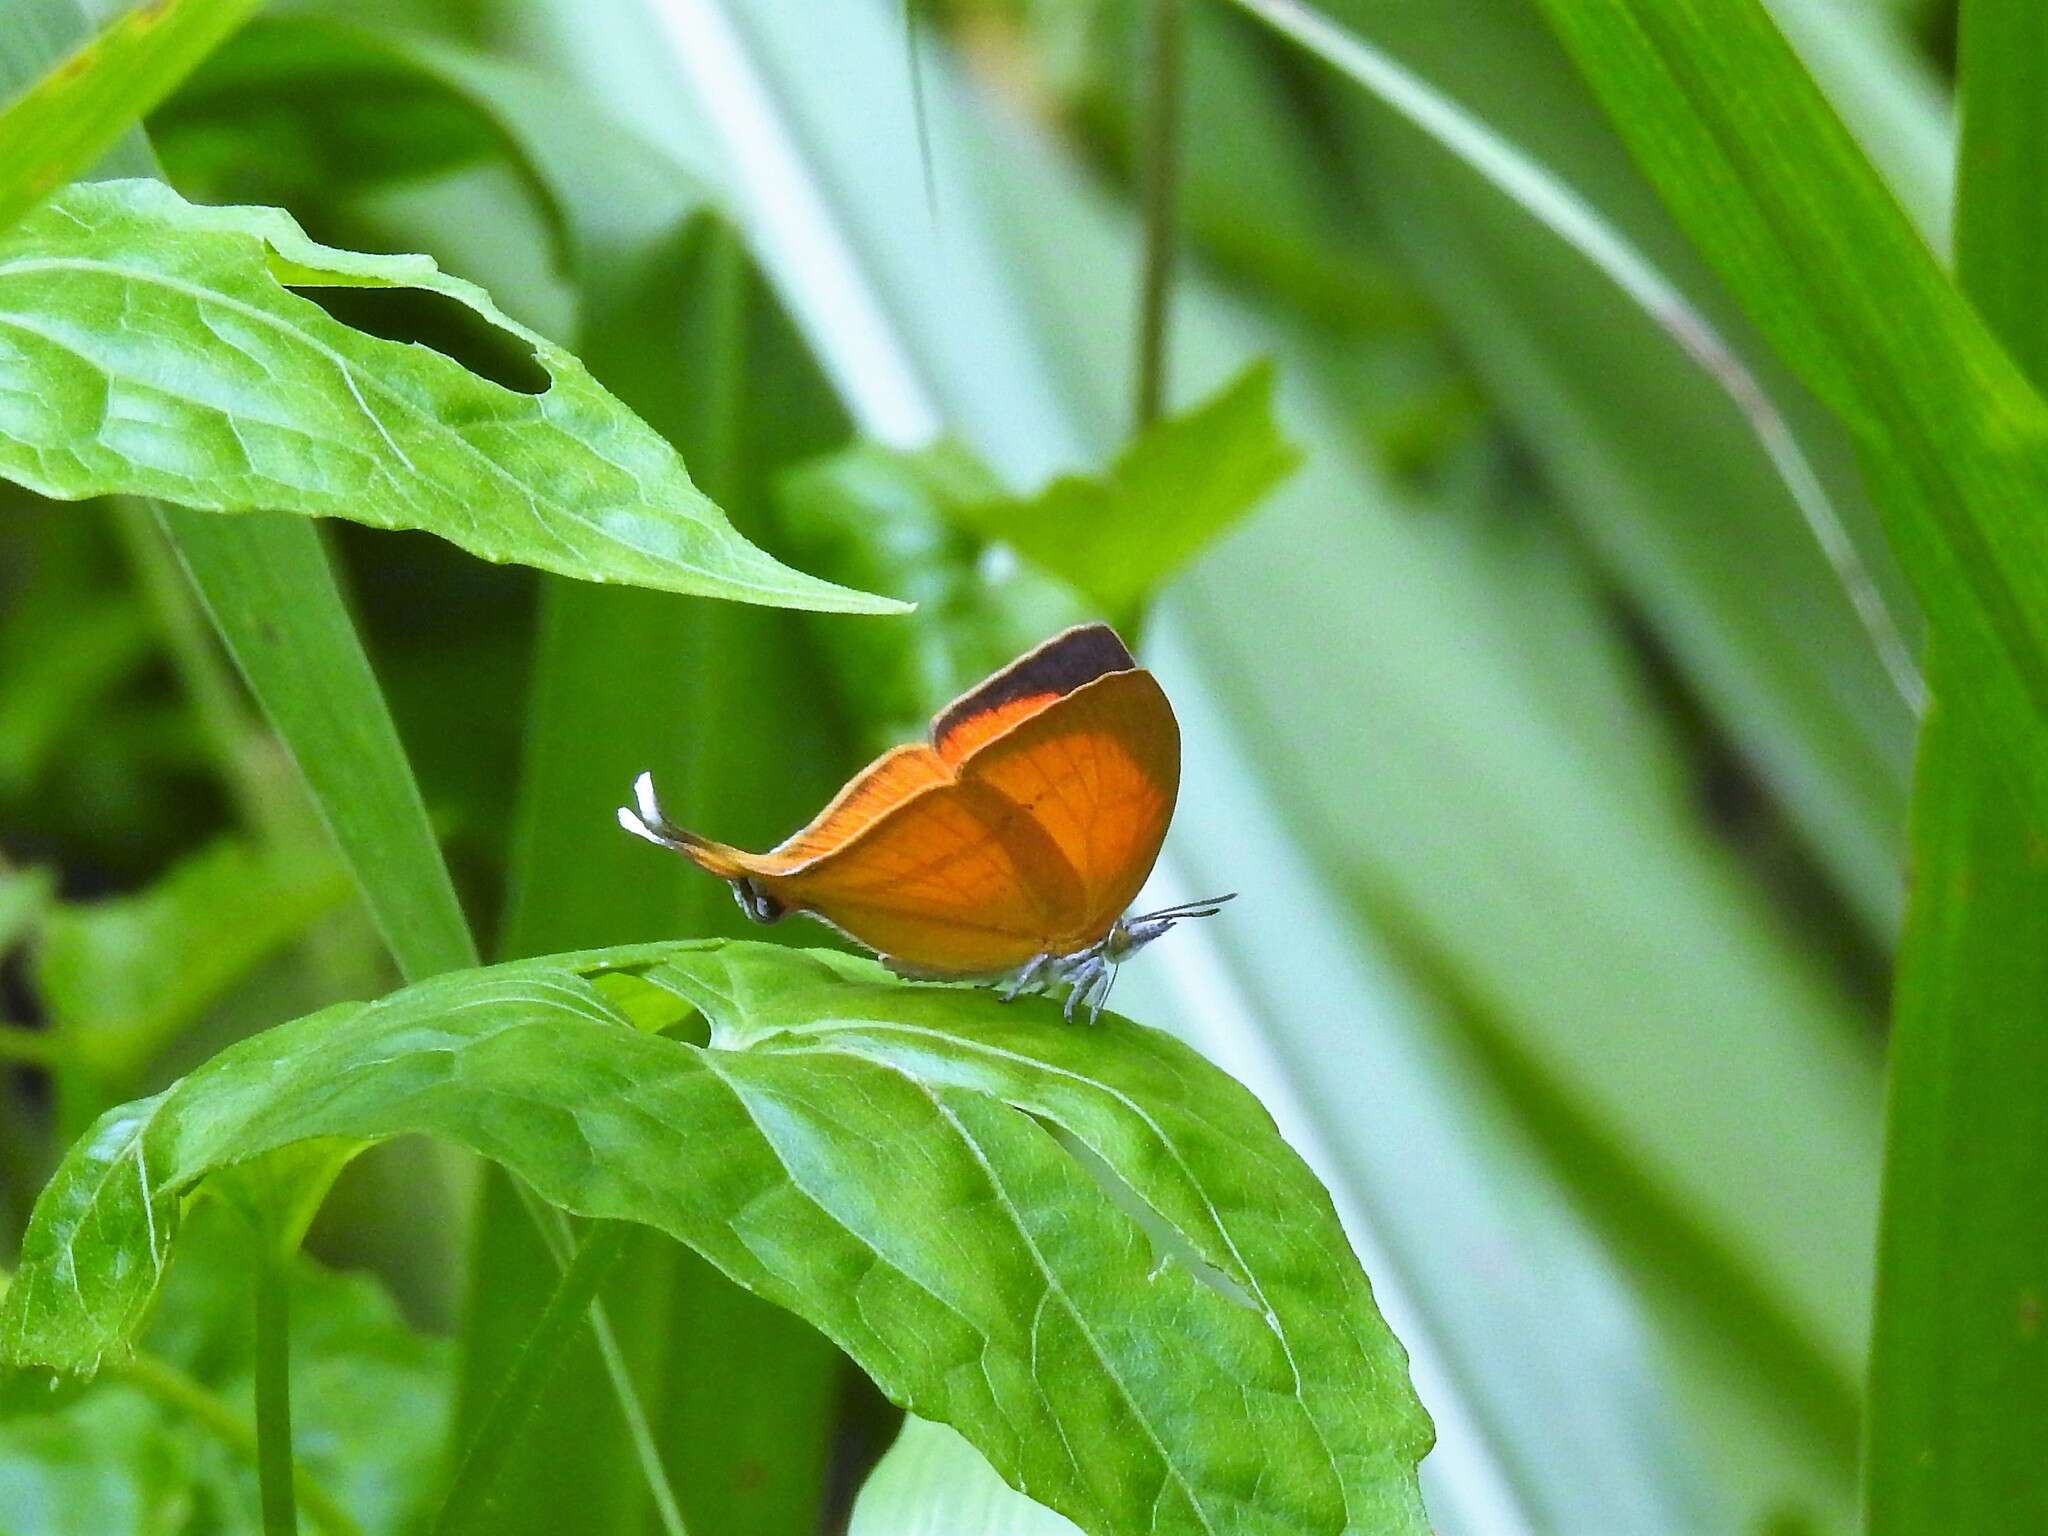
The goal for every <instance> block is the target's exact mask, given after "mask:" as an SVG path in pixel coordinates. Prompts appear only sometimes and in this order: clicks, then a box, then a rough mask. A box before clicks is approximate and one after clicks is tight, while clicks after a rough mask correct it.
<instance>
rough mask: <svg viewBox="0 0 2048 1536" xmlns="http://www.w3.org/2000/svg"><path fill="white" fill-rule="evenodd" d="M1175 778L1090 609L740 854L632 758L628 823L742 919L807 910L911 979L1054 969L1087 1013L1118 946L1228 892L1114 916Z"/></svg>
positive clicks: (1070, 1001) (1111, 634) (1169, 714)
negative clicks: (664, 794)
mask: <svg viewBox="0 0 2048 1536" xmlns="http://www.w3.org/2000/svg"><path fill="white" fill-rule="evenodd" d="M1179 793H1180V726H1179V723H1178V722H1177V721H1175V719H1174V717H1173V707H1172V705H1170V704H1169V703H1168V702H1167V699H1166V694H1165V691H1164V690H1163V689H1161V688H1160V686H1159V682H1158V680H1157V679H1156V678H1154V677H1153V676H1152V674H1151V673H1150V672H1148V671H1146V670H1145V669H1144V668H1143V667H1140V666H1139V665H1138V664H1137V662H1136V661H1134V660H1132V658H1131V653H1130V651H1129V650H1128V649H1126V648H1125V646H1124V643H1123V641H1122V640H1120V639H1119V638H1118V637H1117V634H1116V631H1115V630H1113V629H1111V628H1110V627H1109V626H1108V625H1106V624H1081V625H1076V626H1075V627H1074V628H1072V629H1069V630H1066V631H1064V632H1062V633H1060V634H1057V635H1055V636H1053V637H1052V638H1051V639H1050V640H1047V641H1046V642H1045V643H1044V644H1042V645H1040V646H1038V647H1037V648H1035V649H1033V650H1031V651H1027V652H1026V653H1025V654H1024V655H1022V656H1020V657H1018V658H1017V660H1015V661H1013V662H1011V663H1010V665H1008V666H1007V667H1004V668H1003V669H1002V670H1001V671H1000V672H997V673H996V674H995V675H994V676H992V677H990V678H989V679H988V680H987V681H985V682H983V683H982V684H981V685H980V686H978V687H976V688H973V689H971V690H969V691H968V692H967V693H964V694H962V695H961V696H960V697H959V698H958V699H955V700H954V701H953V702H952V703H951V704H949V705H947V706H946V708H945V709H943V710H942V711H940V713H939V715H938V717H937V718H936V719H934V720H933V722H932V727H931V738H930V740H929V741H922V742H913V743H910V744H908V745H905V746H900V747H896V748H894V749H892V750H890V751H888V752H885V753H883V754H882V755H881V756H880V757H878V758H877V759H875V761H874V762H872V763H870V764H869V765H868V766H867V767H866V768H864V769H862V770H861V771H860V772H859V773H858V774H856V775H855V776H854V777H853V779H852V780H851V781H850V782H849V783H848V784H847V786H846V787H845V788H844V789H842V790H841V791H840V792H839V793H838V794H837V795H836V796H835V797H833V799H832V802H831V803H830V804H829V805H827V806H826V807H825V808H824V809H823V810H822V811H820V812H819V813H818V814H817V816H816V817H814V818H813V819H812V821H811V823H810V825H809V826H807V827H805V828H804V829H803V830H802V831H800V832H797V833H796V834H795V835H794V836H792V837H790V838H788V839H787V840H785V841H784V842H782V843H781V844H779V845H778V846H776V847H775V848H773V849H771V850H770V851H769V852H767V853H746V852H743V851H741V850H740V849H737V848H732V847H728V846H727V845H726V844H724V843H719V842H714V841H712V840H711V839H710V838H707V837H700V836H699V835H698V834H696V833H694V832H689V831H685V830H684V829H683V828H681V827H679V826H676V825H675V824H674V823H672V822H670V821H669V820H668V818H667V817H665V816H664V815H663V814H662V811H661V806H660V803H659V802H658V800H657V799H656V798H655V793H654V781H653V776H652V775H651V774H646V773H643V774H641V775H640V777H639V778H638V779H637V780H635V781H634V785H633V797H634V804H633V805H632V806H628V807H623V808H621V810H620V811H619V824H620V825H621V826H622V827H624V828H625V829H626V830H627V831H628V832H631V833H633V834H635V835H636V836H639V837H644V838H646V839H647V840H648V841H649V842H651V843H654V844H657V845H658V846H660V847H663V848H667V849H670V850H672V851H674V852H676V853H679V854H681V855H682V856H683V857H684V858H686V859H688V860H689V861H690V862H691V863H692V864H695V865H696V866H697V867H698V868H699V869H702V870H704V871H705V872H707V873H709V874H712V875H715V876H717V877H718V878H719V879H721V880H725V881H728V882H729V883H730V884H731V885H732V889H733V894H734V895H735V896H736V897H737V898H738V900H739V904H740V908H741V910H742V911H744V912H745V913H746V914H747V916H748V917H750V918H752V919H754V920H755V921H756V922H761V923H772V922H776V921H779V920H780V919H781V918H783V917H785V916H787V915H788V914H789V913H791V912H803V913H807V914H809V915H810V916H812V917H815V918H818V919H821V920H822V921H824V922H826V923H828V924H830V925H831V926H832V927H834V928H836V929H838V930H839V931H840V932H841V933H843V934H845V935H846V936H847V937H849V938H851V939H853V940H855V941H856V942H858V943H860V944H862V945H865V946H866V947H867V948H869V949H871V950H873V951H874V952H875V954H876V955H877V956H879V957H880V958H881V960H882V961H883V963H884V964H886V965H887V966H888V967H889V968H890V969H891V970H893V971H895V972H896V973H897V974H899V975H902V976H909V977H914V978H917V979H920V980H928V981H931V980H947V981H978V982H994V983H998V984H1000V985H1001V986H1002V988H1003V992H1002V996H1003V1000H1004V1001H1005V1002H1008V1001H1009V1000H1010V999H1012V998H1014V997H1017V996H1019V995H1021V994H1023V993H1025V992H1031V991H1044V990H1048V989H1050V988H1052V987H1055V986H1058V985H1060V984H1062V983H1064V984H1066V985H1067V986H1068V989H1069V990H1068V994H1067V1002H1066V1017H1067V1018H1069V1019H1072V1018H1073V1017H1074V1015H1075V1014H1076V1012H1078V1011H1082V1010H1085V1011H1086V1012H1087V1015H1088V1017H1089V1019H1090V1020H1091V1021H1092V1020H1093V1019H1094V1018H1096V1017H1097V1016H1098V1015H1099V1014H1100V1013H1101V1010H1102V1005H1103V1003H1104V1002H1105V1001H1106V1000H1107V998H1108V996H1109V989H1110V987H1111V985H1112V984H1113V983H1114V982H1115V979H1116V971H1117V967H1118V966H1119V965H1120V964H1121V963H1122V962H1123V961H1124V960H1125V959H1127V958H1129V956H1130V955H1131V954H1132V953H1133V952H1135V951H1136V950H1139V949H1141V948H1143V947H1144V946H1145V945H1147V944H1149V943H1151V942H1152V941H1153V940H1154V939H1156V938H1158V937H1159V936H1160V935H1161V934H1163V933H1165V932H1167V930H1169V929H1170V928H1172V927H1173V926H1174V925H1175V924H1176V923H1179V922H1182V921H1184V920H1186V919H1188V918H1195V917H1209V916H1213V915H1214V914H1215V913H1216V912H1217V910H1219V909H1220V908H1221V906H1222V905H1223V903H1224V902H1226V901H1229V900H1230V899H1231V897H1230V896H1215V897H1209V898H1206V899H1204V900H1201V901H1192V902H1186V903H1183V904H1181V905H1179V906H1172V907H1164V908H1161V909H1160V910H1159V911H1156V912H1146V913H1142V914H1135V915H1126V908H1128V907H1129V906H1130V904H1131V902H1132V900H1133V899H1134V898H1135V897H1136V896H1137V894H1138V890H1139V888H1140V887H1141V886H1143V885H1144V883H1145V879H1146V877H1147V876H1148V875H1149V874H1151V872H1152V866H1153V864H1154V862H1155V861H1156V860H1157V859H1158V857H1159V847H1160V844H1161V843H1162V842H1163V841H1164V840H1165V837H1166V827H1167V823H1168V822H1169V821H1171V820H1172V818H1173V807H1174V802H1175V800H1176V799H1177V798H1178V796H1179Z"/></svg>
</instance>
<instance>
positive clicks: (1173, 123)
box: [1132, 0, 1183, 431]
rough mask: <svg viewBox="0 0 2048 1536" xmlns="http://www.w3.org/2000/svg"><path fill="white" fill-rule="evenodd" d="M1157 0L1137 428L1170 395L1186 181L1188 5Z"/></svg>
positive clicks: (1148, 59) (1148, 102) (1149, 57)
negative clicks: (1184, 31) (1184, 13)
mask: <svg viewBox="0 0 2048 1536" xmlns="http://www.w3.org/2000/svg"><path fill="white" fill-rule="evenodd" d="M1182 3H1183V0H1151V10H1150V12H1149V22H1148V25H1147V28H1146V38H1145V80H1146V91H1145V124H1144V135H1145V138H1144V146H1143V160H1142V163H1141V165H1140V167H1139V176H1140V179H1141V196H1142V199H1143V205H1144V217H1145V258H1144V260H1145V266H1144V274H1143V279H1142V282H1141V286H1140V289H1139V294H1138V366H1137V399H1136V402H1135V406H1134V409H1133V413H1132V414H1133V427H1134V428H1135V429H1136V430H1139V431H1142V430H1143V429H1144V428H1146V427H1148V426H1150V425H1151V424H1152V423H1153V422H1154V421H1156V420H1158V419H1159V412H1160V407H1161V405H1162V404H1163V403H1164V401H1165V398H1166V367H1167V324H1168V319H1169V311H1170V309H1171V306H1172V298H1173V256H1174V243H1175V242H1174V230H1175V224H1176V219H1175V211H1176V209H1175V205H1176V202H1177V199H1178V195H1179V181H1180V98H1181V64H1182V61H1181V54H1182V41H1181V20H1182V18H1181V5H1182Z"/></svg>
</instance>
